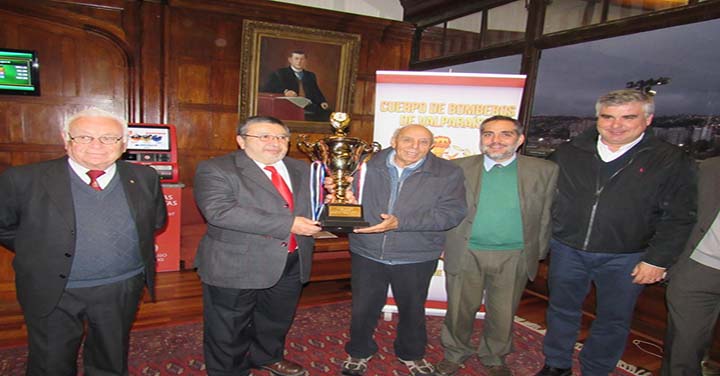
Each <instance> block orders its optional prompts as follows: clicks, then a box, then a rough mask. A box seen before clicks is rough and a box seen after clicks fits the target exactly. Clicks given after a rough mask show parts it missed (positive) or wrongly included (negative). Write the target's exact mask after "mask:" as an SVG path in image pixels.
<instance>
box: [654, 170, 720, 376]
mask: <svg viewBox="0 0 720 376" xmlns="http://www.w3.org/2000/svg"><path fill="white" fill-rule="evenodd" d="M718 187H720V157H715V158H711V159H707V160H705V161H703V162H702V164H700V174H699V177H698V216H697V218H698V221H697V224H696V225H695V227H694V228H693V230H692V232H691V233H690V239H689V240H688V243H687V245H686V246H685V252H684V253H683V254H682V256H680V260H679V261H678V262H677V264H675V266H673V267H672V268H670V271H669V272H668V274H669V278H670V285H669V286H668V288H667V305H668V325H667V327H668V329H667V334H666V336H665V354H664V356H663V366H662V374H663V375H664V376H695V375H699V374H701V370H700V368H701V366H700V362H701V361H702V359H703V356H704V355H705V352H706V351H707V350H708V349H709V348H710V345H711V344H712V339H713V333H715V331H714V330H713V328H714V327H715V321H717V318H718V314H719V313H720V196H719V195H718V194H717V191H718Z"/></svg>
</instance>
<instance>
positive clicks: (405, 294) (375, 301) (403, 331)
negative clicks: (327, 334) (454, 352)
mask: <svg viewBox="0 0 720 376" xmlns="http://www.w3.org/2000/svg"><path fill="white" fill-rule="evenodd" d="M351 255H352V256H351V257H352V258H351V266H352V277H351V283H352V318H351V320H352V321H351V323H350V341H349V342H348V343H347V344H346V345H345V351H346V352H347V353H348V354H349V355H350V356H352V357H355V358H366V357H368V356H370V355H373V354H375V353H376V352H377V350H378V346H377V343H375V340H374V339H373V333H374V332H375V328H376V327H377V321H378V319H379V317H380V312H381V311H382V307H383V306H384V305H385V302H386V299H387V292H388V286H392V291H393V297H394V299H395V303H396V304H397V307H398V317H399V318H398V327H397V336H396V337H395V342H394V348H395V355H397V356H398V357H399V358H400V359H403V360H418V359H422V358H423V357H424V356H425V345H426V344H427V332H426V331H425V300H426V299H427V293H428V287H429V286H430V278H431V277H432V275H433V273H434V272H435V269H436V267H437V260H432V261H426V262H421V263H413V264H401V265H387V264H383V263H379V262H376V261H373V260H370V259H368V258H365V257H362V256H358V255H356V254H353V253H351Z"/></svg>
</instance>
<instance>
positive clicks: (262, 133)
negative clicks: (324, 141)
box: [194, 116, 320, 376]
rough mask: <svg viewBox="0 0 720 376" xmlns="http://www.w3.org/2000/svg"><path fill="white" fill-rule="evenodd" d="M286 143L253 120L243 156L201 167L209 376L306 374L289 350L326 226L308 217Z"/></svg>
mask: <svg viewBox="0 0 720 376" xmlns="http://www.w3.org/2000/svg"><path fill="white" fill-rule="evenodd" d="M289 139H290V131H289V130H288V128H287V127H286V126H285V125H284V124H283V123H282V122H281V121H280V120H278V119H275V118H272V117H264V116H256V117H251V118H248V119H247V120H246V121H245V122H243V123H242V124H240V125H239V127H238V136H237V143H238V145H239V146H240V148H241V149H242V150H239V151H236V152H233V153H230V154H227V155H224V156H222V157H218V158H215V159H211V160H209V161H205V162H203V163H201V164H200V165H199V166H198V168H197V172H196V175H195V189H194V190H195V199H196V201H197V204H198V208H199V209H200V211H201V212H202V213H203V215H204V216H205V218H206V219H207V222H208V229H207V234H205V236H204V237H203V239H202V241H201V242H200V246H199V248H198V253H197V257H196V259H195V266H197V268H198V273H199V274H200V278H201V279H202V282H203V305H204V307H203V312H204V325H205V327H204V351H205V363H206V367H207V372H208V374H209V375H223V376H225V375H228V376H229V375H233V376H237V375H240V376H242V375H249V374H250V370H251V369H252V368H262V369H265V370H268V371H270V372H272V373H273V374H274V375H281V376H298V375H305V374H306V371H305V369H304V368H303V367H302V366H301V365H299V364H297V363H294V362H291V361H289V360H286V359H284V358H283V350H284V347H285V336H286V335H287V332H288V330H289V329H290V325H291V324H292V320H293V317H294V316H295V309H296V306H297V303H298V300H299V298H300V292H301V289H302V284H303V283H305V282H307V281H308V280H309V278H310V264H311V258H312V251H313V246H314V240H313V238H312V235H313V234H315V233H317V232H318V231H320V227H319V226H318V223H317V222H315V221H313V220H311V219H308V217H310V216H311V214H310V210H311V209H310V189H309V176H310V168H309V165H308V164H307V163H305V162H302V161H299V160H296V159H292V158H286V157H285V155H286V154H287V150H288V141H289Z"/></svg>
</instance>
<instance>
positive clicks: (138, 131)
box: [122, 123, 183, 272]
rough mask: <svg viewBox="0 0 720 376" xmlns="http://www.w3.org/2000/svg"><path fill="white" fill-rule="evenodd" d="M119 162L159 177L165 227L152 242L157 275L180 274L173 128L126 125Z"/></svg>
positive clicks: (179, 189) (178, 192)
mask: <svg viewBox="0 0 720 376" xmlns="http://www.w3.org/2000/svg"><path fill="white" fill-rule="evenodd" d="M122 159H124V160H126V161H128V162H132V163H138V164H142V165H146V166H149V167H152V168H154V169H155V170H156V171H157V173H158V175H159V176H160V182H161V183H162V190H163V195H164V196H165V205H167V211H168V223H167V226H166V228H165V230H163V232H161V233H158V235H157V236H156V238H155V256H156V259H157V271H158V272H165V271H175V270H180V213H181V210H180V209H181V205H182V201H181V197H182V195H181V192H182V188H183V185H182V184H180V177H179V174H178V161H177V138H176V136H175V126H174V125H172V124H142V123H136V124H128V142H127V150H126V151H125V153H124V154H123V156H122Z"/></svg>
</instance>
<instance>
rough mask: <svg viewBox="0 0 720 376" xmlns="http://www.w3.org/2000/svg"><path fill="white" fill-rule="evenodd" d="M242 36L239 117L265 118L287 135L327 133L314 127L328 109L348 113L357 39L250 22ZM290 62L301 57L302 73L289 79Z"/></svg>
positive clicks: (325, 117) (356, 36) (322, 122)
mask: <svg viewBox="0 0 720 376" xmlns="http://www.w3.org/2000/svg"><path fill="white" fill-rule="evenodd" d="M242 33H243V37H242V46H241V47H242V55H241V62H240V96H239V97H240V98H239V105H238V109H239V116H240V119H244V118H246V117H248V116H254V115H270V116H275V117H277V118H279V119H281V120H283V121H284V122H285V124H287V125H288V127H290V128H291V129H292V130H293V131H303V132H314V133H331V132H332V128H331V127H327V126H318V125H325V124H328V123H329V120H328V116H329V113H330V112H331V111H340V112H350V106H351V102H352V98H353V93H354V92H355V80H356V77H357V69H358V58H359V55H360V35H359V34H350V33H342V32H336V31H328V30H321V29H313V28H307V27H300V26H292V25H282V24H275V23H269V22H262V21H254V20H245V21H244V22H243V31H242ZM293 58H295V59H296V60H297V59H298V58H302V60H303V62H302V63H300V65H301V66H302V67H303V69H302V72H303V73H300V74H298V73H295V75H294V76H293V73H294V72H293V69H294V70H295V71H297V70H298V69H297V68H293V67H296V66H297V65H298V64H297V63H295V64H293V63H291V59H293ZM297 80H299V81H297ZM293 82H294V83H293ZM292 85H294V87H290V86H292ZM302 88H305V89H304V90H303V89H302ZM301 96H303V97H304V98H307V99H306V100H303V99H302V98H299V97H301ZM323 100H324V103H325V104H323V102H322V101H323Z"/></svg>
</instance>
